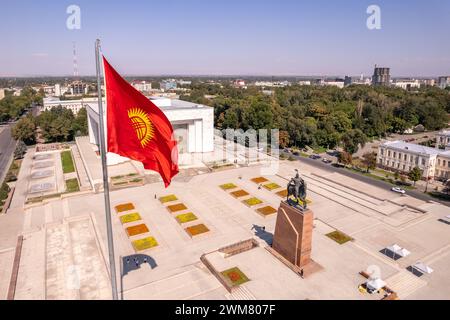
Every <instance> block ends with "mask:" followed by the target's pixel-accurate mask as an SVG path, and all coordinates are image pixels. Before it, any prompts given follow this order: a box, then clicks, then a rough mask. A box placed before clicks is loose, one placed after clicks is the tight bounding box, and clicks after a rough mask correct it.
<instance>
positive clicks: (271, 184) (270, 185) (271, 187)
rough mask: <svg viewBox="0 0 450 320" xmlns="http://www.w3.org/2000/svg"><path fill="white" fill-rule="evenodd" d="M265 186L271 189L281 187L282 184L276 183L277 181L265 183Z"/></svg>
mask: <svg viewBox="0 0 450 320" xmlns="http://www.w3.org/2000/svg"><path fill="white" fill-rule="evenodd" d="M263 187H264V188H266V189H267V190H269V191H272V190H275V189H278V188H281V186H280V185H279V184H276V183H275V182H271V183H268V184H265V185H263Z"/></svg>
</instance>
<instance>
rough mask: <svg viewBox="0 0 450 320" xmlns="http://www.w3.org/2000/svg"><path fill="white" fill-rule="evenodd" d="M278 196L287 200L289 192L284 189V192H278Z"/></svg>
mask: <svg viewBox="0 0 450 320" xmlns="http://www.w3.org/2000/svg"><path fill="white" fill-rule="evenodd" d="M276 195H277V196H280V197H282V198H286V197H287V190H286V189H284V190H281V191H278V192H277V193H276Z"/></svg>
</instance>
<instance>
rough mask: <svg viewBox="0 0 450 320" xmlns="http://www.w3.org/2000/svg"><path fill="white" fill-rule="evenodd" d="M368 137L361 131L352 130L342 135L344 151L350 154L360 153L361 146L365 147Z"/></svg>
mask: <svg viewBox="0 0 450 320" xmlns="http://www.w3.org/2000/svg"><path fill="white" fill-rule="evenodd" d="M366 142H367V136H366V135H365V134H364V133H363V132H362V131H361V130H359V129H352V130H349V131H347V132H346V133H344V134H343V135H342V144H343V147H344V150H345V151H346V152H348V153H350V154H354V153H356V152H358V149H359V146H360V145H361V147H364V145H365V144H366Z"/></svg>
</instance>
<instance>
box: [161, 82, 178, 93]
mask: <svg viewBox="0 0 450 320" xmlns="http://www.w3.org/2000/svg"><path fill="white" fill-rule="evenodd" d="M159 86H160V88H161V90H164V91H167V90H173V89H176V88H177V82H176V81H175V80H163V81H161V82H160V83H159Z"/></svg>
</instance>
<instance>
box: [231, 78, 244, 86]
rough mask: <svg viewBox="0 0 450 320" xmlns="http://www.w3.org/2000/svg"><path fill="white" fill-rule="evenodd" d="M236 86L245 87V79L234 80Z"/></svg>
mask: <svg viewBox="0 0 450 320" xmlns="http://www.w3.org/2000/svg"><path fill="white" fill-rule="evenodd" d="M233 85H234V86H235V87H245V81H244V80H242V79H237V80H234V81H233Z"/></svg>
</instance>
